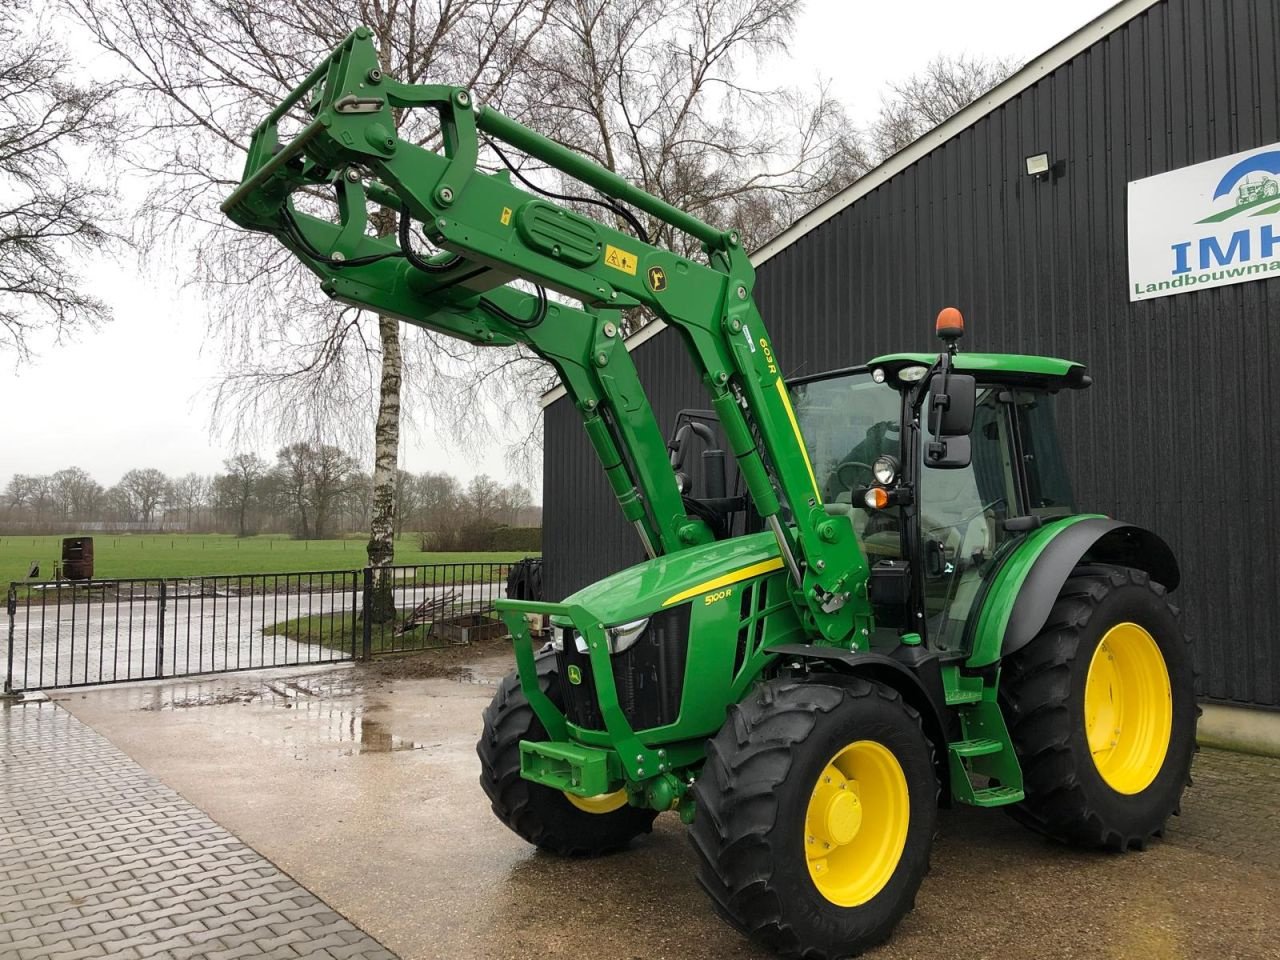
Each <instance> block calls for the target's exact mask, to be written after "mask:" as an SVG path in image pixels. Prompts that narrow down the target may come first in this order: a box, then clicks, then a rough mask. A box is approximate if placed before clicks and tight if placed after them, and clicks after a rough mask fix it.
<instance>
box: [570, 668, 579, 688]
mask: <svg viewBox="0 0 1280 960" xmlns="http://www.w3.org/2000/svg"><path fill="white" fill-rule="evenodd" d="M569 682H570V683H572V684H573V685H574V686H575V687H576V686H577V685H578V684H580V683H581V682H582V671H581V670H579V669H578V668H577V667H575V666H573V665H572V664H570V665H569Z"/></svg>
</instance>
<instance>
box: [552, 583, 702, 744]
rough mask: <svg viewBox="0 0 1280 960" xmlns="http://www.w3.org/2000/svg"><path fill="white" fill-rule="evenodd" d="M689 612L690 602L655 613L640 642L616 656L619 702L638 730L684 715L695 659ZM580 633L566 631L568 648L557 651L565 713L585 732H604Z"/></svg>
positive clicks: (616, 681) (662, 723)
mask: <svg viewBox="0 0 1280 960" xmlns="http://www.w3.org/2000/svg"><path fill="white" fill-rule="evenodd" d="M689 610H690V607H689V605H688V604H682V605H680V606H679V607H673V608H672V609H670V610H664V611H662V612H661V613H658V614H654V616H653V617H652V618H651V619H650V620H649V626H648V627H647V628H646V629H645V631H644V633H643V634H642V635H641V636H640V639H639V640H637V641H636V643H635V645H634V646H632V647H631V648H630V649H628V650H624V651H623V652H622V653H619V654H617V655H616V656H613V657H610V661H611V664H612V667H613V683H614V686H615V687H616V688H617V690H618V703H619V705H620V706H621V707H622V713H623V715H624V716H626V718H627V722H628V723H630V724H631V728H632V729H633V730H649V729H652V728H653V727H662V726H666V725H667V724H669V723H675V722H676V720H677V719H678V718H679V716H680V697H681V695H682V694H683V692H684V674H685V666H686V664H687V662H688V658H689ZM576 637H577V634H576V632H575V631H572V630H565V638H564V649H563V650H561V651H560V652H559V653H558V654H557V655H556V658H557V661H558V665H559V667H560V689H561V691H563V694H564V710H565V716H566V718H567V719H568V720H569V722H570V723H572V724H574V725H575V726H578V727H582V728H583V729H584V730H603V729H604V717H603V716H601V714H600V704H599V702H598V701H597V699H596V689H595V681H594V679H593V674H592V672H591V660H590V658H589V657H588V656H587V654H585V653H579V652H578V648H577V645H576V643H575V640H576ZM571 666H572V667H577V668H578V671H579V672H580V673H581V676H582V682H581V683H578V684H573V683H570V682H569V675H570V671H569V668H570V667H571Z"/></svg>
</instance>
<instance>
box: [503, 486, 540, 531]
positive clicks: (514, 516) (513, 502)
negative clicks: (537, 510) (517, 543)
mask: <svg viewBox="0 0 1280 960" xmlns="http://www.w3.org/2000/svg"><path fill="white" fill-rule="evenodd" d="M532 505H533V494H531V493H530V492H529V488H528V487H526V486H524V485H523V484H520V483H512V484H508V485H507V486H505V487H503V488H502V489H501V490H499V491H498V497H497V503H496V504H495V506H496V514H497V520H498V522H500V523H505V524H507V525H508V526H516V525H517V524H518V523H519V522H520V513H521V511H523V510H524V509H525V508H526V507H529V506H532Z"/></svg>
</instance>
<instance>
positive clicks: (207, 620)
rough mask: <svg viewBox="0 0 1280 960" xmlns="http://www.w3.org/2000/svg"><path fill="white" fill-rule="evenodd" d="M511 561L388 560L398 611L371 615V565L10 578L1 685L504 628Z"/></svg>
mask: <svg viewBox="0 0 1280 960" xmlns="http://www.w3.org/2000/svg"><path fill="white" fill-rule="evenodd" d="M509 566H510V565H509V564H505V563H487V562H486V563H450V564H425V565H419V566H402V567H391V568H389V570H388V571H387V572H386V575H387V576H389V577H390V578H391V592H392V597H393V601H394V607H395V615H394V616H392V617H390V618H388V619H386V620H384V621H383V622H377V623H375V622H374V620H373V618H372V617H368V616H366V615H365V613H366V611H368V610H370V609H371V608H372V605H373V595H374V583H375V580H374V577H375V574H374V571H373V570H372V569H371V568H363V569H357V570H324V571H315V572H308V573H259V574H241V575H234V576H210V577H187V578H182V577H174V578H163V579H154V578H146V579H135V580H88V581H83V582H74V581H69V580H55V581H47V582H40V583H33V582H16V581H15V582H12V583H10V584H9V589H8V593H7V598H6V610H7V613H8V630H7V634H6V637H7V643H6V650H5V683H4V691H5V693H20V692H22V691H25V690H47V689H51V688H55V687H81V686H89V685H96V684H104V683H122V682H127V681H132V680H154V679H159V678H162V677H175V676H188V675H193V674H209V673H224V672H227V671H232V670H253V669H259V668H262V667H286V666H297V665H302V664H319V663H336V662H339V661H344V660H352V659H360V658H368V657H370V656H373V655H375V654H378V653H399V652H407V651H412V650H421V649H426V648H428V647H431V646H439V645H442V644H444V643H447V642H450V641H452V640H458V639H466V638H468V637H474V636H476V635H488V634H492V633H495V632H500V631H501V629H502V628H501V621H499V620H498V619H497V618H496V615H495V614H494V613H493V601H494V600H495V599H497V598H498V597H500V596H502V595H503V587H504V583H505V581H506V577H507V573H508V569H509Z"/></svg>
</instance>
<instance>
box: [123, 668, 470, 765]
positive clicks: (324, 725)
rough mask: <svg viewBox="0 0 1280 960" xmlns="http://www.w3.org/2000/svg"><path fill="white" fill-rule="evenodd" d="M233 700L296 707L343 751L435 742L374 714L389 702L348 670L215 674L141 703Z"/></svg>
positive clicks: (158, 706)
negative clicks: (230, 677)
mask: <svg viewBox="0 0 1280 960" xmlns="http://www.w3.org/2000/svg"><path fill="white" fill-rule="evenodd" d="M459 679H461V678H459ZM229 704H241V705H245V706H249V705H253V706H259V707H267V708H278V709H284V710H293V711H295V714H296V715H297V716H299V717H300V718H303V719H305V720H309V721H311V722H310V723H308V724H307V725H306V731H305V732H307V733H308V734H310V737H309V739H315V740H319V741H321V742H323V743H337V744H340V745H344V746H345V747H346V749H344V750H343V751H342V754H343V756H352V755H353V754H357V753H397V752H400V751H403V750H422V749H425V748H427V747H429V746H433V744H425V743H419V742H418V741H416V740H410V739H408V738H406V737H402V736H399V735H398V734H396V733H394V732H392V730H391V729H390V728H389V727H388V726H387V724H386V723H385V722H384V721H382V720H379V719H378V718H377V717H374V716H371V714H376V713H381V712H384V711H386V710H387V709H388V707H387V705H386V704H385V703H382V702H379V701H377V700H376V699H369V698H367V696H366V692H365V685H364V683H363V682H362V680H361V679H360V678H358V677H353V676H351V675H350V674H349V673H348V672H343V673H341V674H321V675H317V676H304V677H288V678H280V679H272V680H267V681H264V682H261V683H255V684H232V683H229V682H228V681H226V680H214V681H203V682H200V681H196V682H192V683H180V684H172V685H165V686H164V687H157V688H156V689H155V691H154V694H153V696H152V698H151V699H150V701H149V702H147V703H144V704H142V705H141V706H140V707H139V709H140V710H145V711H149V712H158V711H181V710H190V709H194V708H197V707H216V706H225V705H229Z"/></svg>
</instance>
